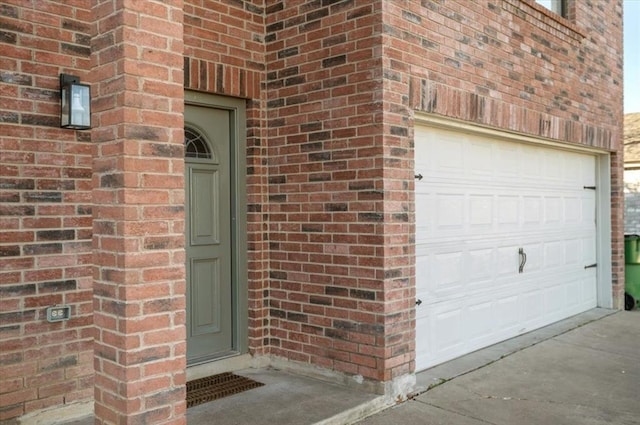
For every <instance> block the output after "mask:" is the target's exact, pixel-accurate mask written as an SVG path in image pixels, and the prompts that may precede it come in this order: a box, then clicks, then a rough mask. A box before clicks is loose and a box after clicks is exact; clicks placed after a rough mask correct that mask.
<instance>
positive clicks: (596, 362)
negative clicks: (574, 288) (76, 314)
mask: <svg viewBox="0 0 640 425" xmlns="http://www.w3.org/2000/svg"><path fill="white" fill-rule="evenodd" d="M236 373H239V374H241V375H245V376H248V377H250V378H252V379H255V380H257V381H260V382H262V383H264V384H265V385H264V386H263V387H260V388H255V389H252V390H249V391H245V392H243V393H240V394H236V395H234V396H230V397H227V398H223V399H220V400H216V401H213V402H210V403H205V404H202V405H199V406H195V407H192V408H190V409H188V410H187V423H188V424H189V425H205V424H216V425H262V424H264V425H267V424H269V425H271V424H282V425H338V424H340V425H343V424H354V423H358V424H361V425H387V424H394V425H396V424H425V425H530V424H531V425H533V424H536V425H537V424H540V425H543V424H544V425H568V424H572V425H574V424H575V425H600V424H602V425H604V424H607V425H610V424H615V425H632V424H633V425H640V311H639V310H636V311H633V312H624V311H621V312H617V311H614V310H605V309H594V310H590V311H588V312H585V313H582V314H580V315H577V316H574V317H572V318H569V319H566V320H563V321H561V322H558V323H555V324H553V325H551V326H547V327H545V328H542V329H539V330H537V331H534V332H530V333H528V334H525V335H522V336H519V337H517V338H513V339H510V340H508V341H505V342H503V343H500V344H496V345H493V346H491V347H488V348H485V349H483V350H480V351H477V352H475V353H472V354H469V355H467V356H464V357H461V358H459V359H456V360H453V361H451V362H447V363H445V364H442V365H440V366H437V367H434V368H432V369H429V370H427V371H424V372H421V373H419V374H418V375H417V377H416V378H417V388H416V394H415V397H413V399H411V400H409V401H406V402H404V403H401V404H398V405H395V403H394V402H393V400H390V399H389V397H384V396H379V395H375V394H370V393H366V392H363V391H358V389H354V388H348V387H346V386H343V385H338V384H334V383H330V382H326V381H322V380H318V379H312V378H308V377H303V376H300V375H295V374H291V373H288V372H285V371H281V370H276V369H273V368H267V369H247V370H242V371H238V372H236ZM390 406H393V407H390ZM363 418H364V419H363ZM358 421H359V422H358ZM43 423H44V422H43ZM56 423H66V424H69V425H70V424H73V425H89V424H93V418H92V417H85V418H82V419H79V420H75V421H67V422H56ZM49 424H51V422H49Z"/></svg>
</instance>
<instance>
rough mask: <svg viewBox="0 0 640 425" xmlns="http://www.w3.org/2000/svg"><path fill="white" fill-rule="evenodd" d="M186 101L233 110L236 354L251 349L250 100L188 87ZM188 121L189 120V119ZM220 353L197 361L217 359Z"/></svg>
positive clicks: (231, 170) (231, 172) (231, 163)
mask: <svg viewBox="0 0 640 425" xmlns="http://www.w3.org/2000/svg"><path fill="white" fill-rule="evenodd" d="M184 103H185V105H187V104H188V105H194V106H203V107H207V108H214V109H222V110H225V111H228V112H229V139H230V146H229V167H230V168H229V178H230V180H231V181H230V183H231V198H232V199H231V202H230V207H231V288H232V301H231V302H232V306H231V308H232V320H234V323H233V325H232V352H233V354H232V356H234V355H240V354H244V353H247V352H248V346H249V343H248V340H249V337H248V335H249V330H248V320H249V319H248V305H249V300H248V284H247V280H248V270H247V264H248V260H247V190H246V181H247V173H246V170H247V159H246V152H247V150H246V145H247V141H246V134H247V131H246V122H247V119H246V102H245V100H244V99H238V98H231V97H224V96H218V95H214V94H209V93H199V92H194V91H189V90H185V92H184ZM185 121H186V120H185ZM227 357H229V356H226V357H218V358H214V359H209V360H205V361H203V362H196V363H193V364H190V365H188V366H193V365H197V364H199V363H207V362H215V361H217V360H221V359H224V358H227Z"/></svg>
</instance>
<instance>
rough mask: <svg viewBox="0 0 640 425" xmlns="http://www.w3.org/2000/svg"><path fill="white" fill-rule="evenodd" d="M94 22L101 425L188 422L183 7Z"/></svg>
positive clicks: (119, 10) (110, 15)
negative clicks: (186, 412)
mask: <svg viewBox="0 0 640 425" xmlns="http://www.w3.org/2000/svg"><path fill="white" fill-rule="evenodd" d="M92 13H93V18H94V28H93V40H92V60H93V69H92V72H91V76H90V79H91V80H92V83H93V87H92V94H93V117H92V118H93V122H92V124H93V130H92V140H93V143H94V160H93V202H94V209H93V218H94V224H93V231H94V235H93V248H94V264H95V266H94V309H95V313H94V322H95V356H94V365H95V372H96V378H95V414H96V423H100V424H106V423H114V424H150V423H153V424H184V423H185V422H186V419H185V411H186V404H185V381H186V373H185V367H186V339H185V338H186V337H185V335H186V333H185V272H184V236H183V232H184V175H183V172H184V158H183V140H184V133H183V111H184V95H183V79H184V76H183V70H182V68H183V56H182V50H183V45H182V38H183V32H182V31H183V29H182V1H181V0H172V1H151V0H149V1H144V2H143V1H137V0H124V1H112V0H108V1H97V2H95V3H94V6H93V9H92Z"/></svg>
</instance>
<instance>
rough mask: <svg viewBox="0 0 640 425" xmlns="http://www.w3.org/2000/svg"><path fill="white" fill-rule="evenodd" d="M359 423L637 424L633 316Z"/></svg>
mask: <svg viewBox="0 0 640 425" xmlns="http://www.w3.org/2000/svg"><path fill="white" fill-rule="evenodd" d="M594 312H597V310H596V311H594ZM594 312H591V313H594ZM605 312H606V311H605ZM582 316H583V317H584V315H582ZM573 320H575V319H573ZM569 321H571V319H570V320H569ZM561 324H562V323H561ZM561 324H559V325H561ZM554 326H556V325H554ZM552 327H553V326H552ZM547 331H548V329H543V330H540V331H536V332H533V333H531V334H529V335H528V337H529V338H530V337H532V336H534V337H535V336H536V335H541V334H544V333H545V332H547ZM511 343H513V340H512V341H509V342H507V343H503V344H499V345H504V344H511ZM494 348H495V347H491V348H489V349H486V350H494ZM486 350H483V351H486ZM478 355H480V356H482V353H474V354H472V355H470V356H467V359H466V360H465V359H464V358H463V359H460V361H462V362H469V361H470V359H471V358H473V357H474V356H478ZM485 355H486V353H485ZM443 367H445V368H446V367H449V368H451V367H452V366H451V365H448V366H443ZM443 370H444V369H443ZM421 375H423V378H425V376H426V375H429V377H427V378H426V379H422V382H423V383H424V384H426V383H428V382H429V381H434V377H435V376H437V375H438V374H437V373H436V372H434V371H433V370H431V371H427V372H425V373H424V374H421ZM432 383H433V382H432ZM358 423H359V424H361V425H386V424H428V425H487V424H490V425H533V424H536V425H537V424H540V425H542V424H544V425H549V424H553V425H569V424H571V425H600V424H602V425H605V424H607V425H611V424H616V425H632V424H635V425H638V424H640V311H637V310H636V311H633V312H617V313H615V314H611V315H608V316H606V317H604V318H601V319H599V320H595V321H593V322H590V323H588V324H586V325H584V326H580V327H578V328H575V329H573V330H570V331H568V332H566V333H561V334H559V335H557V336H555V337H551V338H549V339H546V340H544V341H542V342H539V343H537V344H535V345H533V346H529V347H527V348H524V349H521V350H518V351H516V352H514V353H513V354H511V355H508V356H507V357H504V358H502V359H500V360H498V361H496V362H493V363H490V364H488V365H486V366H484V367H481V368H479V369H476V370H474V371H471V372H469V373H466V374H463V375H462V376H458V377H456V378H453V379H451V380H447V381H446V382H444V383H441V384H439V385H437V386H435V387H433V388H431V389H430V390H428V391H427V392H424V393H422V394H421V395H419V396H417V397H415V398H414V399H413V400H411V401H408V402H406V403H402V404H400V405H398V406H396V407H393V408H391V409H387V410H385V411H383V412H381V413H379V414H377V415H374V416H371V417H369V418H366V419H364V420H362V421H361V422H358Z"/></svg>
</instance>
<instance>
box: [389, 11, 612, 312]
mask: <svg viewBox="0 0 640 425" xmlns="http://www.w3.org/2000/svg"><path fill="white" fill-rule="evenodd" d="M385 5H386V7H385V12H386V13H385V14H384V17H385V27H384V31H385V40H386V42H385V43H384V45H385V46H386V48H385V53H384V56H385V58H388V62H387V63H386V65H387V68H386V69H385V73H386V74H392V75H394V78H395V81H396V82H397V83H396V85H394V86H392V87H394V88H392V89H391V90H387V91H386V92H385V93H387V94H391V93H394V92H395V91H397V92H398V95H397V96H396V97H395V98H396V99H397V100H398V102H392V103H395V105H394V106H393V107H395V108H396V109H400V108H403V107H406V106H409V107H410V108H411V109H415V110H419V111H424V112H429V113H433V114H438V115H444V116H448V117H451V118H457V119H461V120H465V121H470V122H474V123H478V124H482V125H488V126H492V127H496V128H502V129H505V130H513V131H517V132H521V133H527V134H531V135H533V136H540V137H544V138H549V139H555V140H558V141H562V142H567V143H572V144H580V145H584V146H592V147H598V148H603V149H607V150H609V151H610V152H611V153H612V159H611V160H612V176H611V184H612V203H611V205H612V230H613V235H612V239H613V241H612V243H613V247H612V248H613V283H614V288H613V293H614V298H615V300H614V303H615V304H616V306H620V305H621V304H620V302H621V297H620V295H621V287H622V285H623V284H622V282H624V277H623V273H624V270H623V265H622V262H623V260H622V251H621V249H622V234H623V233H622V210H621V208H622V205H623V193H622V178H621V174H620V173H621V171H620V170H621V168H620V153H621V149H622V143H621V138H622V33H621V28H622V2H621V1H614V2H611V3H610V4H607V5H604V4H603V3H600V2H593V3H589V2H580V1H570V2H569V17H568V19H564V18H560V17H559V16H557V15H555V14H553V13H551V12H550V11H548V10H547V9H545V8H544V7H542V6H540V5H537V4H535V2H533V1H532V0H524V1H523V0H501V1H494V0H485V1H475V2H469V1H466V0H460V1H456V0H450V1H446V2H441V1H426V2H425V1H422V2H420V1H409V2H403V3H398V2H391V1H389V2H385ZM403 95H404V96H405V97H404V98H403V97H402V96H403ZM406 98H408V99H409V101H408V103H407V102H403V101H401V100H403V99H406Z"/></svg>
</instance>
